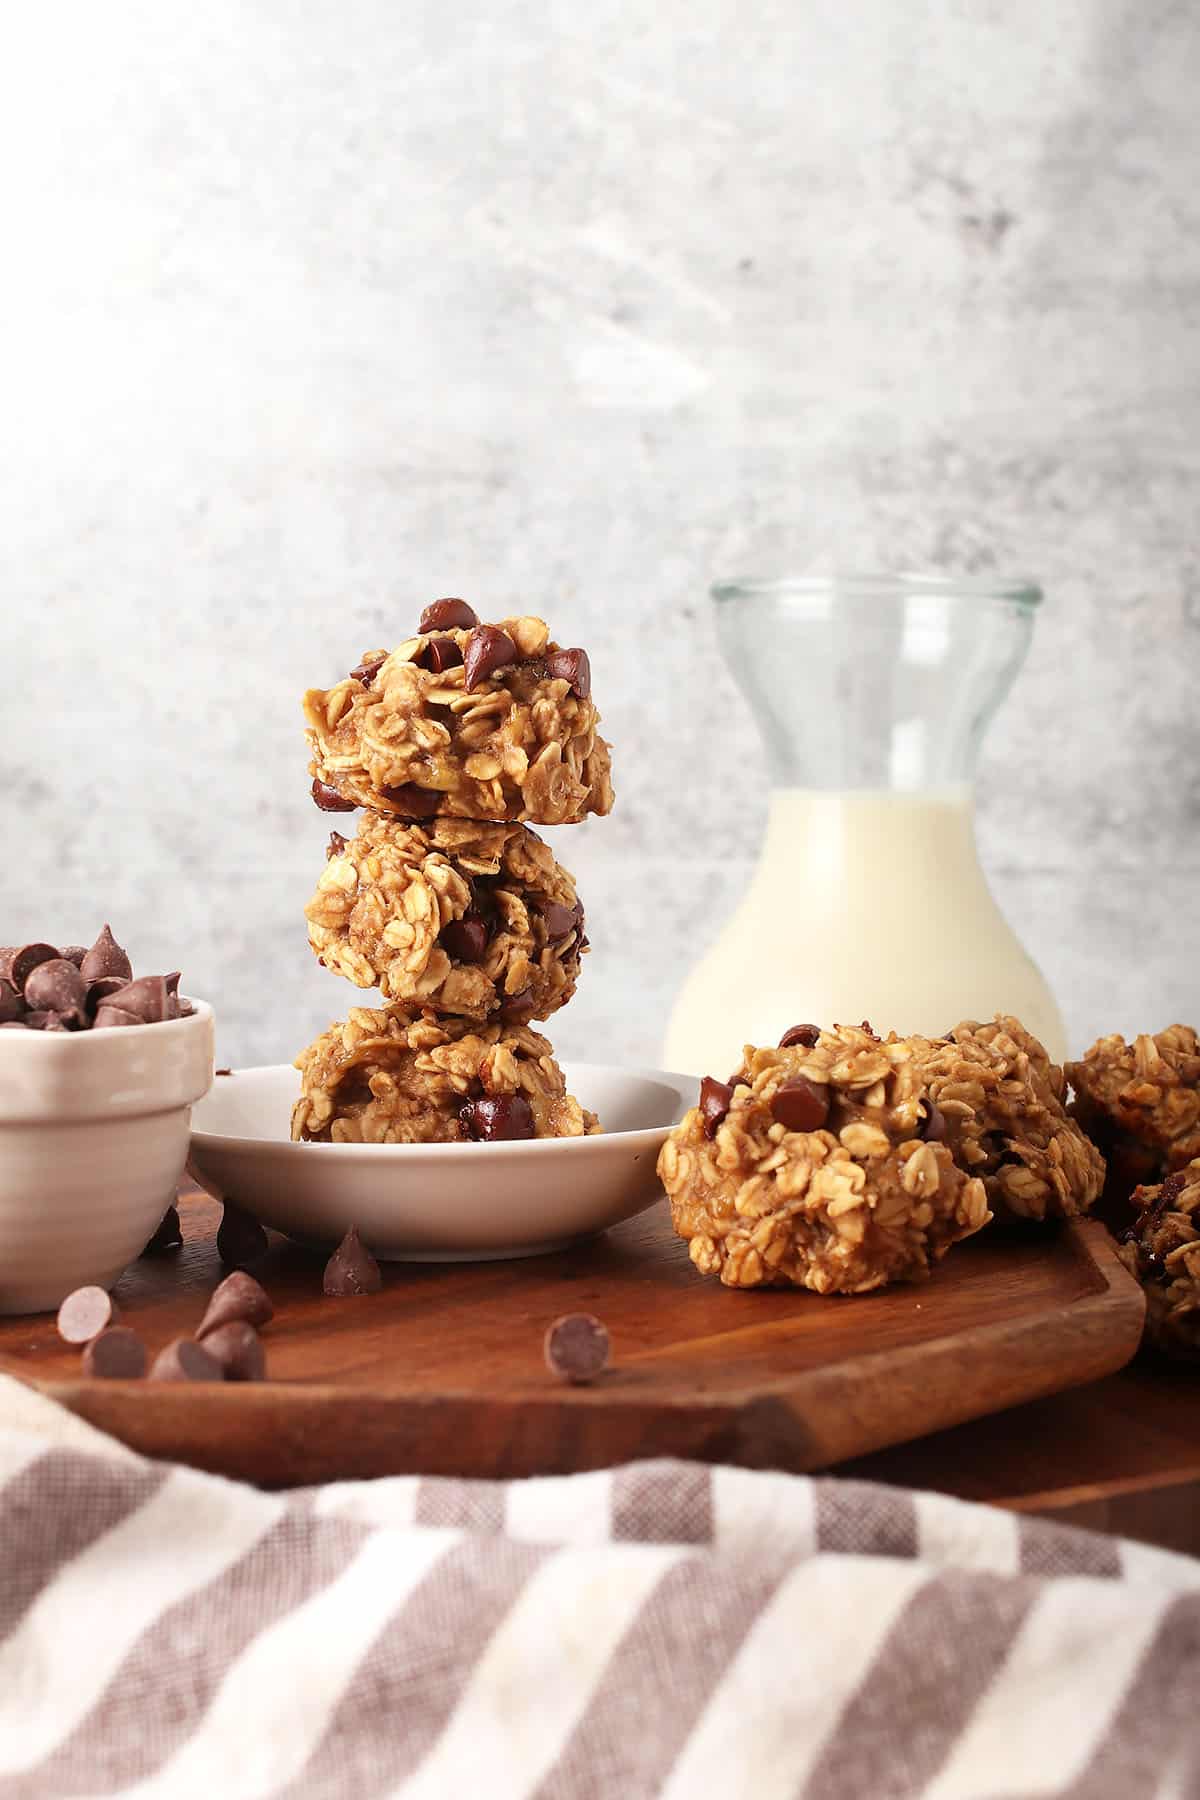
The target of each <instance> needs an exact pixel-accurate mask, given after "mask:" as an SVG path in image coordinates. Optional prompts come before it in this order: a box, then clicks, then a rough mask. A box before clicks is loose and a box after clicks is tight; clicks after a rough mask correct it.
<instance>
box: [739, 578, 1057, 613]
mask: <svg viewBox="0 0 1200 1800" xmlns="http://www.w3.org/2000/svg"><path fill="white" fill-rule="evenodd" d="M709 591H710V592H711V594H712V597H713V599H714V600H717V601H719V602H727V601H730V600H749V599H768V598H770V597H772V596H774V597H776V598H779V599H786V598H787V597H788V596H789V595H792V594H794V595H798V596H803V595H806V594H807V595H815V594H834V593H843V594H852V595H855V596H857V597H859V598H862V599H870V598H872V597H878V598H880V599H898V598H900V597H901V596H905V595H918V594H929V595H939V596H944V597H946V598H951V599H953V598H960V599H963V600H1003V601H1008V602H1009V603H1015V604H1017V605H1020V606H1027V607H1034V606H1040V605H1041V601H1042V590H1041V588H1040V587H1039V586H1038V584H1037V582H1035V581H1030V580H1028V579H1026V578H1025V577H1022V576H1011V577H1010V576H1004V575H947V574H945V573H943V572H940V571H931V572H928V573H916V572H910V571H902V572H897V573H895V574H884V573H883V572H875V573H871V572H857V571H850V570H848V571H846V572H844V573H842V572H840V571H839V572H835V573H833V574H830V575H776V576H757V575H749V576H738V577H735V578H732V579H730V580H727V581H718V582H715V583H714V584H713V586H712V588H711V589H710V590H709Z"/></svg>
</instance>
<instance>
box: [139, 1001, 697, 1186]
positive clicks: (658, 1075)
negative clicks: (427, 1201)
mask: <svg viewBox="0 0 1200 1800" xmlns="http://www.w3.org/2000/svg"><path fill="white" fill-rule="evenodd" d="M118 1029H119V1028H118ZM566 1060H567V1062H568V1063H569V1064H570V1066H571V1067H572V1068H573V1069H579V1070H584V1069H595V1070H597V1071H598V1072H600V1071H602V1072H603V1073H604V1074H606V1075H623V1076H627V1077H630V1078H632V1079H633V1080H639V1081H651V1082H658V1083H660V1084H661V1085H664V1086H668V1087H674V1088H675V1090H676V1092H677V1094H678V1095H679V1097H680V1099H681V1100H682V1098H683V1088H684V1087H685V1086H695V1087H698V1086H699V1078H698V1077H697V1076H695V1075H684V1074H682V1073H681V1072H679V1071H677V1070H671V1069H647V1068H634V1069H630V1068H626V1067H625V1066H624V1064H622V1063H586V1062H579V1063H572V1062H571V1059H570V1057H568V1058H567V1059H566ZM285 1070H288V1071H291V1072H293V1073H294V1072H295V1067H294V1064H292V1063H260V1064H258V1065H257V1066H256V1067H253V1068H249V1069H232V1070H231V1071H230V1074H229V1075H228V1076H225V1077H219V1078H218V1079H224V1080H230V1079H233V1080H236V1079H237V1077H238V1076H239V1075H278V1074H280V1073H282V1072H283V1071H285ZM209 1092H210V1093H215V1092H217V1087H216V1083H215V1082H214V1083H213V1086H212V1088H211V1089H210V1090H209ZM207 1097H208V1096H207V1095H206V1096H205V1098H207ZM199 1104H201V1103H200V1102H199V1101H198V1102H197V1105H199ZM681 1116H682V1115H681ZM677 1123H678V1120H671V1121H670V1122H665V1123H663V1124H662V1125H641V1126H638V1128H637V1129H636V1130H634V1131H599V1132H596V1133H595V1134H594V1135H593V1136H591V1137H547V1138H502V1139H501V1140H500V1141H499V1142H498V1143H494V1144H469V1143H467V1144H464V1143H458V1144H329V1143H321V1142H319V1141H312V1140H308V1139H306V1140H303V1141H301V1142H299V1143H297V1142H296V1141H295V1139H293V1138H253V1137H235V1136H228V1135H226V1134H225V1133H223V1132H216V1131H202V1130H201V1129H200V1128H199V1127H198V1126H196V1125H193V1126H192V1141H193V1143H195V1144H198V1145H200V1146H201V1147H202V1148H206V1147H208V1146H210V1145H211V1146H212V1148H213V1149H214V1150H238V1151H243V1152H251V1153H253V1152H255V1151H258V1152H261V1151H262V1150H264V1149H269V1150H270V1151H271V1153H272V1155H275V1156H278V1155H279V1154H280V1153H281V1152H283V1153H286V1154H288V1155H291V1156H305V1155H308V1154H310V1153H311V1152H312V1151H314V1150H317V1151H320V1152H321V1153H322V1154H323V1155H325V1156H341V1157H342V1158H343V1159H344V1158H346V1157H347V1156H353V1157H355V1158H358V1157H362V1158H364V1159H371V1158H380V1157H389V1156H390V1157H394V1156H396V1155H398V1154H400V1155H403V1156H405V1157H406V1158H407V1159H408V1160H410V1161H416V1160H417V1158H418V1157H419V1156H479V1155H487V1156H490V1157H495V1156H505V1155H507V1156H514V1155H516V1156H528V1155H530V1154H536V1155H542V1154H544V1153H545V1152H547V1151H550V1150H558V1151H559V1152H560V1153H561V1152H562V1151H564V1150H565V1149H566V1148H567V1146H568V1145H569V1146H570V1148H571V1154H572V1155H573V1156H579V1155H581V1154H583V1152H584V1151H585V1150H588V1151H590V1152H591V1153H592V1154H601V1155H602V1154H603V1153H604V1151H605V1149H606V1148H610V1147H611V1146H612V1145H614V1144H620V1145H622V1146H623V1147H624V1148H627V1149H641V1148H642V1147H643V1146H644V1147H645V1148H646V1149H649V1148H650V1145H651V1144H652V1143H654V1142H661V1141H662V1139H663V1138H665V1136H666V1134H667V1132H669V1131H671V1130H672V1129H673V1128H674V1126H675V1125H676V1124H677Z"/></svg>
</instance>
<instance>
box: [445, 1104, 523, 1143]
mask: <svg viewBox="0 0 1200 1800" xmlns="http://www.w3.org/2000/svg"><path fill="white" fill-rule="evenodd" d="M458 1116H459V1120H460V1122H461V1124H462V1127H463V1130H464V1131H465V1132H466V1133H467V1135H468V1137H472V1138H474V1139H475V1141H476V1142H477V1143H482V1144H500V1143H508V1142H511V1141H512V1140H513V1139H515V1138H531V1137H536V1136H537V1127H536V1125H535V1124H534V1119H533V1108H532V1107H531V1106H530V1104H529V1102H528V1100H527V1099H526V1098H525V1096H524V1094H485V1095H483V1096H482V1098H481V1099H479V1100H468V1102H467V1104H466V1105H465V1106H464V1107H463V1108H462V1111H461V1112H460V1113H459V1115H458Z"/></svg>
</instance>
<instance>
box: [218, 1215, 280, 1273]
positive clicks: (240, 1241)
mask: <svg viewBox="0 0 1200 1800" xmlns="http://www.w3.org/2000/svg"><path fill="white" fill-rule="evenodd" d="M269 1249H270V1242H269V1240H268V1238H267V1234H266V1232H265V1231H264V1230H263V1228H262V1226H261V1225H260V1224H259V1222H258V1220H257V1219H252V1218H251V1217H250V1214H249V1213H247V1212H243V1211H242V1209H241V1207H240V1206H234V1205H232V1204H231V1202H230V1201H228V1200H227V1201H226V1202H225V1211H224V1212H223V1213H222V1215H221V1223H220V1226H219V1228H218V1230H217V1255H218V1256H219V1257H220V1258H221V1261H222V1262H223V1263H224V1264H225V1267H226V1268H227V1269H249V1268H253V1266H254V1264H255V1263H257V1262H261V1261H262V1259H263V1257H264V1256H265V1255H266V1254H267V1251H268V1250H269Z"/></svg>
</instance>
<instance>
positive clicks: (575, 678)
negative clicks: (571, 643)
mask: <svg viewBox="0 0 1200 1800" xmlns="http://www.w3.org/2000/svg"><path fill="white" fill-rule="evenodd" d="M545 669H546V673H547V675H548V676H549V677H550V679H551V680H552V681H565V682H566V683H567V685H568V686H569V687H570V689H571V692H572V693H574V694H578V696H579V698H580V699H581V700H586V699H587V697H588V695H589V694H590V693H591V691H592V665H591V663H590V662H589V661H588V653H587V651H586V650H552V651H551V652H550V654H549V656H548V657H546V659H545Z"/></svg>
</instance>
